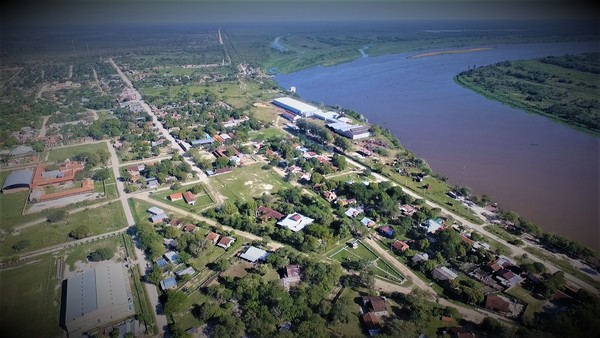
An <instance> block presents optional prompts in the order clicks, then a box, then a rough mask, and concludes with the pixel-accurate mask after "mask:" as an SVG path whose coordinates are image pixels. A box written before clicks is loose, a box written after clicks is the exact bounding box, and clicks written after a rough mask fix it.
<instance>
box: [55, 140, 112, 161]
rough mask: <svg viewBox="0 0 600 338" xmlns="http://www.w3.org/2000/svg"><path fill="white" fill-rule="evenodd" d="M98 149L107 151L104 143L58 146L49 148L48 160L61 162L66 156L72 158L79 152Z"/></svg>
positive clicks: (89, 151)
mask: <svg viewBox="0 0 600 338" xmlns="http://www.w3.org/2000/svg"><path fill="white" fill-rule="evenodd" d="M99 150H106V151H107V152H108V148H107V147H106V143H104V142H100V143H92V144H83V145H77V146H72V147H65V148H58V149H52V150H50V154H49V155H48V161H50V162H62V161H64V160H66V159H67V158H73V156H76V155H79V154H81V153H95V152H98V151H99Z"/></svg>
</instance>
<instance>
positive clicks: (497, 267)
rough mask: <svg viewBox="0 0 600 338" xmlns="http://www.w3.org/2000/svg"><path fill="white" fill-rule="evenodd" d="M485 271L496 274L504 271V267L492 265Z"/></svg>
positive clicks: (496, 264)
mask: <svg viewBox="0 0 600 338" xmlns="http://www.w3.org/2000/svg"><path fill="white" fill-rule="evenodd" d="M485 270H487V271H489V272H491V273H495V272H498V271H500V270H502V266H500V265H498V263H490V264H487V265H486V266H485Z"/></svg>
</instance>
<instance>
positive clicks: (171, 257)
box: [163, 251, 179, 264]
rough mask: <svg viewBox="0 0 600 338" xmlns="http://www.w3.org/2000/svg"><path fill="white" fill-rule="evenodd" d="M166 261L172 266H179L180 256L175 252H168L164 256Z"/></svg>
mask: <svg viewBox="0 0 600 338" xmlns="http://www.w3.org/2000/svg"><path fill="white" fill-rule="evenodd" d="M163 256H164V257H165V259H166V260H167V261H168V262H169V263H171V264H177V263H178V262H177V259H178V258H179V255H178V254H177V252H175V251H167V252H166V253H165V254H164V255H163Z"/></svg>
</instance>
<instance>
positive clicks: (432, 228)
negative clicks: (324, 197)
mask: <svg viewBox="0 0 600 338" xmlns="http://www.w3.org/2000/svg"><path fill="white" fill-rule="evenodd" d="M440 221H441V220H439V219H435V220H433V219H428V220H426V221H425V222H423V224H421V227H422V228H423V229H424V230H425V232H426V233H428V234H435V233H436V232H437V231H439V230H440V229H442V228H443V227H444V226H443V225H442V224H441V222H440Z"/></svg>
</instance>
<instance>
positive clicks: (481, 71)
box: [456, 53, 600, 133]
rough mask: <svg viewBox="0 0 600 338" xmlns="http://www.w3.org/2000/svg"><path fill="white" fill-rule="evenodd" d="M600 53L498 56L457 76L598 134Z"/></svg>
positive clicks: (513, 102) (480, 89)
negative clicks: (510, 58)
mask: <svg viewBox="0 0 600 338" xmlns="http://www.w3.org/2000/svg"><path fill="white" fill-rule="evenodd" d="M598 74H600V54H599V53H586V54H580V55H568V54H567V55H564V56H560V57H556V56H550V57H545V58H541V59H538V60H524V61H502V62H499V63H496V64H495V65H490V66H485V67H478V68H473V69H469V70H467V71H464V72H462V73H460V74H459V75H458V76H457V77H456V81H457V82H458V83H460V84H461V85H463V86H465V87H467V88H470V89H472V90H474V91H476V92H478V93H480V94H483V95H485V96H487V97H489V98H491V99H495V100H498V101H501V102H503V103H506V104H509V105H512V106H516V107H518V108H521V109H524V110H527V111H529V112H533V113H538V114H543V115H546V116H548V117H551V118H554V119H557V120H559V121H562V122H565V123H566V124H568V125H571V126H574V127H577V128H580V129H585V130H587V131H591V132H593V133H600V100H599V97H598Z"/></svg>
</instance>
